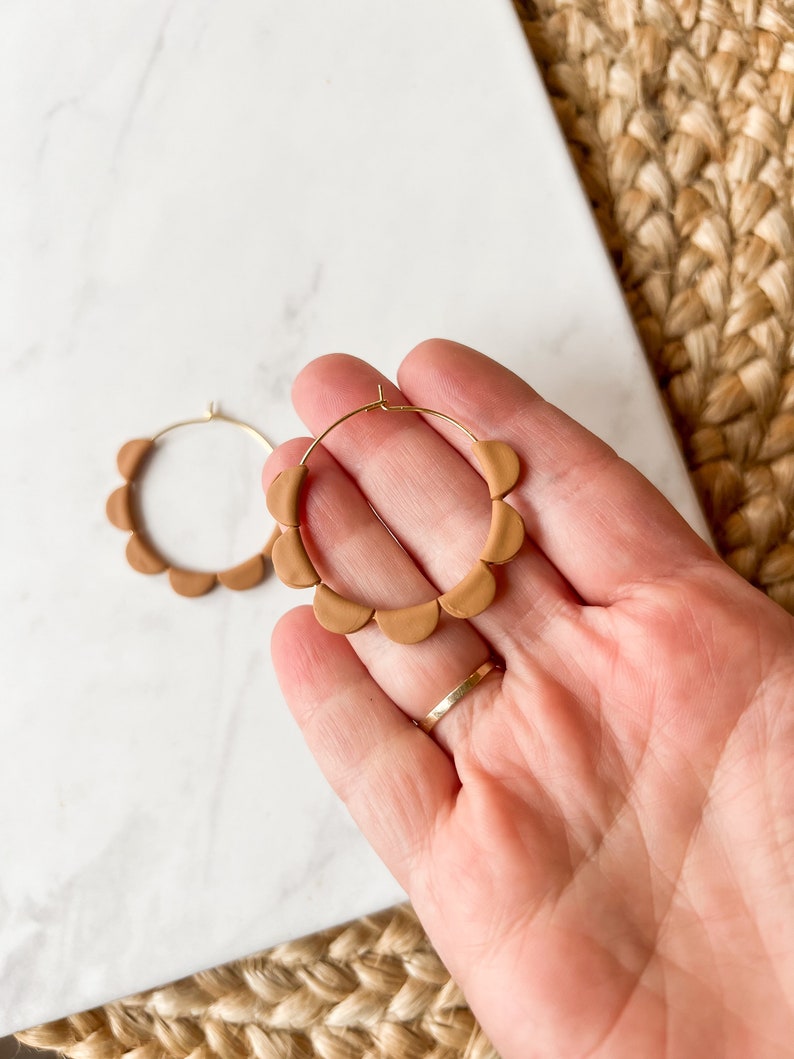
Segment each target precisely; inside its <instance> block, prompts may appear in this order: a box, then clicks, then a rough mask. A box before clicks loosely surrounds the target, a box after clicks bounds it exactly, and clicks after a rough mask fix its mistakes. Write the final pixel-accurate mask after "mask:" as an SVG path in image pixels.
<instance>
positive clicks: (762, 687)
mask: <svg viewBox="0 0 794 1059" xmlns="http://www.w3.org/2000/svg"><path fill="white" fill-rule="evenodd" d="M378 382H381V383H383V385H384V389H385V392H386V395H387V397H388V398H389V399H390V400H391V401H392V403H411V404H419V405H423V406H425V407H429V408H435V409H438V410H440V411H444V412H447V413H448V414H449V415H451V416H452V417H454V418H455V419H458V420H459V421H460V422H462V423H464V424H465V425H466V426H468V427H469V428H471V429H472V430H473V432H474V433H475V434H476V435H477V436H478V437H479V438H494V439H499V440H503V441H506V442H508V444H510V445H512V446H513V447H514V448H515V450H516V451H517V452H518V454H519V456H520V458H521V463H522V467H523V473H522V477H521V478H520V480H519V483H518V485H517V487H516V488H515V489H514V491H513V492H512V493H511V494H510V495H509V496H508V497H507V499H508V501H509V502H510V503H511V504H512V505H513V506H515V507H516V508H517V509H518V510H519V511H520V513H521V515H522V516H523V518H524V521H525V524H526V528H527V533H528V539H527V542H526V543H525V544H524V547H523V549H522V550H521V552H520V553H519V555H518V557H517V558H516V559H515V560H514V561H513V562H511V563H510V564H508V565H506V566H504V567H502V568H497V569H496V576H497V582H498V590H497V596H496V600H495V602H494V603H493V605H492V606H491V607H490V608H489V609H488V610H487V611H485V612H484V613H483V614H482V615H480V616H479V617H477V618H474V619H472V620H471V621H469V622H463V621H456V620H454V619H451V618H448V619H442V623H441V625H440V627H439V629H438V630H437V631H436V632H435V633H434V634H433V635H432V636H431V637H430V638H429V639H428V640H426V641H424V642H423V643H421V644H417V645H414V646H400V645H397V644H393V643H391V642H389V641H388V640H386V638H385V637H384V636H383V635H382V634H381V633H380V631H379V630H378V629H377V627H376V626H375V625H374V624H370V625H368V626H367V627H365V628H364V629H362V630H361V631H359V632H357V633H355V634H354V635H352V636H350V637H347V638H345V637H343V636H337V635H334V634H332V633H329V632H326V631H325V630H324V629H322V628H321V627H320V626H319V624H318V623H317V622H316V620H315V619H314V616H313V613H312V610H311V608H310V607H299V608H297V609H296V610H293V611H291V612H290V613H288V614H287V615H286V616H285V617H284V618H283V619H282V620H281V622H280V623H279V625H278V627H277V629H276V631H275V634H274V638H273V645H272V650H273V659H274V663H275V666H276V669H277V672H278V676H279V679H280V682H281V685H282V687H283V690H284V694H285V696H286V699H287V701H288V703H289V705H290V708H291V709H292V711H293V713H294V715H295V718H296V720H297V722H298V724H299V725H300V727H301V729H302V730H303V733H304V736H305V738H306V741H307V743H308V745H309V747H310V748H311V750H312V752H313V753H314V755H315V757H316V759H317V761H318V763H319V765H320V767H321V768H322V770H323V771H324V773H325V775H326V776H327V777H328V779H329V781H330V782H331V784H332V785H333V787H334V788H335V790H336V791H337V792H338V793H339V795H340V796H341V797H342V799H343V800H344V801H345V802H346V804H347V806H348V807H349V809H350V812H351V813H352V815H353V817H354V818H355V819H356V821H357V822H358V824H359V826H360V827H361V829H362V831H363V832H364V834H365V835H366V836H367V837H368V839H369V840H370V842H371V843H372V845H373V846H374V847H375V849H376V850H377V852H378V853H379V855H380V856H381V857H382V858H383V860H384V861H385V863H386V864H387V866H388V867H389V868H390V869H391V871H392V872H393V873H394V875H395V876H396V878H397V879H398V881H399V882H400V884H401V885H402V886H403V887H404V888H405V890H406V891H407V892H408V894H409V895H410V898H411V901H412V902H413V905H414V907H415V909H416V911H417V913H418V915H419V917H420V919H421V921H422V923H423V925H424V927H425V929H426V930H427V933H428V935H429V937H430V938H431V940H432V941H433V943H434V945H435V946H436V948H437V950H438V952H439V954H440V955H441V957H442V959H443V960H444V962H445V963H446V965H447V967H448V968H449V970H450V971H451V973H452V974H453V976H454V977H455V979H456V980H457V981H458V982H459V984H460V985H461V987H462V988H463V990H464V992H465V995H466V998H467V1000H468V1002H469V1004H470V1005H471V1007H472V1010H473V1011H474V1012H475V1014H476V1015H477V1017H478V1018H479V1020H480V1022H481V1024H482V1026H483V1028H484V1029H485V1031H486V1032H487V1033H488V1035H489V1036H490V1038H491V1040H492V1041H493V1043H494V1045H495V1047H496V1048H497V1050H498V1051H499V1053H500V1055H501V1056H502V1057H503V1059H533V1057H536V1056H537V1057H538V1059H540V1057H543V1059H549V1057H552V1056H553V1057H554V1059H568V1057H572V1059H573V1057H576V1059H583V1057H596V1056H597V1057H609V1059H617V1057H624V1056H625V1057H626V1059H629V1057H630V1059H637V1057H638V1056H641V1057H642V1059H661V1057H671V1059H672V1057H676V1059H680V1057H689V1056H692V1057H698V1059H704V1057H708V1059H719V1057H736V1059H753V1057H756V1056H759V1057H760V1056H763V1057H771V1056H783V1055H794V769H793V768H792V761H793V760H794V619H792V618H791V617H790V616H789V615H788V614H786V613H785V612H784V611H783V610H782V609H781V608H780V607H778V606H777V605H776V604H774V603H772V602H770V601H769V600H768V599H767V598H766V597H764V596H763V595H762V594H760V593H759V592H757V591H756V590H755V589H753V588H752V587H750V586H749V585H747V584H746V583H745V582H744V581H743V580H742V579H741V578H739V577H738V576H737V575H736V574H735V573H733V572H732V571H731V570H730V569H729V568H728V567H727V566H726V565H725V564H724V563H723V562H722V561H721V560H720V559H719V558H718V557H717V556H716V555H715V554H714V553H713V552H712V551H711V549H710V548H709V547H707V545H706V544H704V543H703V542H702V541H701V540H700V539H699V538H698V537H697V536H696V535H695V534H694V533H693V532H692V530H690V529H689V527H688V526H687V525H686V524H685V523H684V522H683V521H682V519H681V518H680V517H679V516H678V515H677V514H676V512H675V511H674V510H673V509H672V508H671V507H670V505H669V504H668V503H667V501H666V500H665V499H664V498H663V497H662V496H661V495H660V494H659V493H658V492H657V491H656V490H655V489H654V487H653V486H651V485H650V484H649V483H648V482H647V481H646V480H645V479H644V478H643V477H642V475H640V474H639V473H638V472H637V471H636V470H634V469H633V468H632V467H630V466H629V465H628V464H626V463H625V462H624V461H622V460H621V459H619V458H618V457H617V456H616V454H615V453H614V452H613V451H612V450H611V449H610V448H608V447H607V446H606V445H604V444H603V443H602V442H601V441H599V440H597V439H596V438H595V437H594V436H593V435H591V434H590V433H588V432H587V431H586V430H585V429H584V428H583V427H581V426H579V425H578V424H576V423H574V422H573V421H572V420H570V419H569V418H568V417H566V416H565V415H564V414H563V413H562V412H560V411H559V410H558V409H556V408H554V407H552V406H551V405H549V404H547V403H546V402H544V401H543V400H542V399H541V398H540V397H539V396H538V395H537V394H536V393H535V392H534V391H533V390H532V389H530V388H529V387H528V386H527V385H526V384H525V383H524V382H523V381H522V380H520V379H518V378H517V377H516V376H514V375H512V374H511V373H510V372H508V371H507V370H506V369H504V368H503V367H501V366H499V365H498V364H496V363H494V362H493V361H491V360H489V359H488V358H487V357H484V356H482V355H481V354H479V353H476V352H475V351H473V350H470V349H467V348H466V347H463V346H459V345H455V344H454V343H451V342H445V341H441V340H433V341H430V342H425V343H423V344H422V345H420V346H418V347H417V348H416V349H414V350H413V351H412V352H411V353H410V354H409V355H408V357H407V358H406V359H405V361H404V362H403V364H402V367H401V369H400V373H399V384H400V388H401V391H402V393H400V392H399V391H397V390H396V389H395V387H394V386H393V385H392V384H390V383H388V382H387V381H386V380H385V379H383V378H382V377H381V376H380V375H379V374H378V373H377V372H376V371H375V370H374V369H373V368H372V367H370V366H368V365H366V364H365V363H363V362H361V361H358V360H355V359H353V358H351V357H346V356H341V355H334V356H330V357H324V358H322V359H320V360H318V361H315V362H314V363H312V364H311V365H310V366H309V367H308V368H306V369H305V370H304V371H303V372H302V374H301V375H300V376H299V378H298V379H297V381H296V383H295V388H294V394H293V398H294V402H295V406H296V408H297V410H298V412H299V413H300V415H301V417H302V418H303V420H304V421H305V423H306V424H307V426H308V427H309V429H310V430H311V431H312V432H313V433H316V432H319V431H320V430H322V429H324V428H325V427H326V426H328V425H329V424H330V423H331V422H333V421H334V420H335V419H337V418H338V417H339V416H341V415H342V414H344V413H345V412H347V411H350V410H351V409H353V408H355V407H357V406H359V405H361V404H365V403H367V402H369V401H372V400H374V399H376V397H377V392H376V391H377V383H378ZM469 444H470V443H469V442H468V441H467V439H466V437H465V436H464V435H463V434H462V433H460V432H459V431H457V430H455V429H454V428H450V427H448V426H447V425H445V424H443V423H440V422H439V421H438V420H436V419H431V418H423V417H420V416H418V415H414V414H408V413H387V412H383V411H381V410H377V411H373V412H368V413H366V414H362V415H359V416H356V417H354V418H353V419H351V420H350V421H349V422H348V423H346V424H344V425H343V426H342V427H340V428H339V429H337V430H334V431H333V432H332V433H331V434H330V435H329V436H328V438H327V439H326V441H325V442H324V444H323V446H322V447H321V448H319V449H318V450H317V451H316V453H315V454H314V455H313V456H312V458H311V462H310V466H311V473H310V478H309V481H310V485H309V486H308V487H307V490H306V491H305V492H306V501H305V503H306V510H305V512H304V515H303V521H304V523H305V524H306V526H307V529H306V531H305V537H306V540H307V546H308V548H309V550H310V554H311V556H312V558H313V560H314V562H315V565H316V566H317V568H318V569H319V571H320V573H321V574H322V575H323V577H324V579H325V580H327V582H328V583H329V584H331V585H333V587H334V588H335V589H336V590H337V591H339V592H341V593H343V594H345V595H348V596H350V597H351V598H355V599H359V600H366V601H368V602H370V603H372V604H373V605H376V606H377V605H388V606H393V607H395V606H405V605H409V604H412V603H417V602H421V601H423V600H425V599H428V598H432V597H433V596H434V595H436V594H437V592H438V591H443V590H446V589H448V588H450V587H451V586H452V585H453V584H455V583H456V582H457V581H458V580H459V579H460V578H461V577H462V576H463V575H464V574H465V573H466V572H467V571H468V570H469V569H470V567H471V565H472V562H473V560H474V558H476V556H477V554H478V552H479V550H480V548H481V546H482V544H483V542H484V540H485V536H486V533H487V527H488V522H489V514H490V511H489V502H488V495H487V489H486V487H485V484H484V482H483V481H482V478H481V477H480V475H479V474H478V472H477V471H476V470H475V469H474V467H473V465H472V462H473V461H472V459H471V457H470V454H469V451H468V450H469ZM307 445H308V441H307V440H306V439H302V440H297V441H295V442H290V443H289V444H287V445H284V446H282V447H281V448H280V449H279V450H277V452H276V453H275V454H274V455H273V456H272V457H271V459H270V460H269V462H268V465H267V467H266V469H265V484H267V483H269V481H270V480H272V478H273V477H275V475H276V474H277V473H278V472H279V471H280V470H281V469H283V468H284V467H287V466H290V465H294V464H295V463H297V461H298V460H299V459H300V457H301V455H302V454H303V452H304V451H305V449H306V447H307ZM365 498H366V499H365ZM370 503H371V505H372V507H374V508H375V509H376V510H377V511H378V513H379V515H380V516H381V518H382V519H383V521H384V522H385V523H386V524H388V526H389V527H390V529H391V531H392V533H393V534H394V537H396V538H397V539H399V541H400V542H401V543H402V545H403V547H402V548H400V547H399V546H398V545H397V543H396V541H395V539H394V537H392V536H391V535H390V534H389V533H388V532H387V531H386V529H385V528H384V525H383V522H381V521H380V520H379V519H377V518H376V517H375V516H374V514H373V512H372V508H371V507H370V506H369V504H370ZM492 652H494V653H495V654H496V655H498V656H499V657H500V658H501V659H503V661H504V666H505V671H504V672H499V671H494V672H493V673H491V674H490V675H489V676H488V677H487V678H486V679H485V680H484V681H483V682H482V683H481V684H480V685H479V686H478V687H477V688H475V689H474V690H472V691H471V692H470V693H469V694H468V695H466V696H465V698H464V699H462V700H461V702H460V703H459V704H458V705H457V706H456V707H455V708H454V709H453V710H452V711H450V713H449V714H447V716H446V717H445V718H444V719H443V720H442V721H441V722H440V723H439V724H438V725H437V726H436V728H435V729H434V731H433V733H432V735H425V734H424V733H423V732H421V731H420V730H419V729H418V728H417V727H416V726H415V725H414V724H412V722H411V718H421V717H423V716H424V715H425V714H426V713H427V712H428V711H429V710H430V709H431V708H432V707H433V706H434V705H435V704H436V703H437V702H438V701H439V700H440V699H441V698H443V697H444V695H445V694H446V693H447V692H448V691H450V690H451V689H452V688H453V687H455V686H456V685H457V684H458V683H460V681H461V680H462V679H464V677H465V676H466V675H467V674H469V673H471V672H472V671H473V670H474V669H476V668H477V667H478V666H479V665H480V663H481V662H483V661H484V660H485V659H486V658H487V657H488V656H489V654H491V653H492Z"/></svg>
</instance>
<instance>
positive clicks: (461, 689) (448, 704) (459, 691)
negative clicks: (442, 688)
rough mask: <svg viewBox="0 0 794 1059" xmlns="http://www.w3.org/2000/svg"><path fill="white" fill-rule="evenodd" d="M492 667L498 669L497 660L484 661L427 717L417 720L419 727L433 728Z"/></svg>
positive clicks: (429, 729)
mask: <svg viewBox="0 0 794 1059" xmlns="http://www.w3.org/2000/svg"><path fill="white" fill-rule="evenodd" d="M492 669H496V662H492V661H491V660H490V659H488V661H487V662H483V664H482V665H481V666H480V668H479V669H475V670H474V672H473V673H472V674H471V675H470V676H468V677H466V679H465V680H464V681H463V682H462V683H460V684H458V686H457V687H456V688H454V689H453V690H452V691H450V693H449V695H446V696H445V697H444V698H443V699H442V700H441V702H439V704H438V706H434V707H433V709H432V710H431V711H430V713H429V714H428V715H427V717H425V718H424V720H422V721H417V722H416V724H417V727H419V728H421V729H422V731H423V732H429V731H431V729H433V728H434V727H435V726H436V725H437V724H438V722H439V721H440V720H441V718H442V717H443V716H444V714H445V713H448V712H449V711H450V710H451V709H452V707H453V706H455V705H456V704H457V703H459V702H460V700H461V699H462V698H463V696H464V695H466V694H467V693H468V692H469V691H471V689H472V688H476V687H477V685H478V684H479V683H480V681H481V680H483V679H484V678H485V677H487V676H488V674H489V673H490V672H491V670H492Z"/></svg>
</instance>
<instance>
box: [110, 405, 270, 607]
mask: <svg viewBox="0 0 794 1059" xmlns="http://www.w3.org/2000/svg"><path fill="white" fill-rule="evenodd" d="M214 422H222V423H228V424H230V425H231V426H233V427H237V428H238V429H239V430H242V431H244V432H245V433H246V434H248V435H249V437H252V438H254V440H256V441H257V442H259V443H260V444H261V445H263V446H264V448H265V449H266V451H267V453H268V454H269V453H271V452H272V451H273V446H272V445H271V443H270V442H269V441H268V439H267V438H266V437H265V435H264V434H262V433H260V432H259V431H258V430H257V429H256V428H255V427H252V426H251V424H250V423H246V422H244V421H243V420H242V419H234V418H233V417H232V416H227V415H225V414H224V413H223V412H219V411H218V410H217V409H216V407H215V402H214V401H213V402H210V404H209V407H208V408H207V411H206V412H205V413H204V414H203V415H202V416H199V417H196V418H193V419H180V420H179V421H178V422H176V423H171V424H170V425H169V426H167V427H163V429H162V430H158V432H157V433H156V434H153V435H152V437H150V438H135V439H133V440H132V441H127V442H126V443H125V444H124V445H122V446H121V448H120V449H119V451H118V455H117V457H116V464H117V466H118V469H119V471H120V473H121V476H122V477H123V478H124V485H122V486H119V488H118V489H116V490H114V491H113V492H112V493H111V494H110V496H109V497H108V500H107V504H106V507H105V510H106V513H107V517H108V519H109V521H110V522H111V523H112V524H113V525H114V526H115V527H116V528H117V529H120V530H124V531H125V532H127V533H129V534H130V537H129V540H128V541H127V548H126V557H127V562H128V563H129V564H130V566H131V567H132V568H133V570H137V571H138V573H141V574H161V573H164V572H166V571H167V572H168V580H169V582H170V584H171V587H172V588H173V590H174V591H175V592H176V593H178V595H180V596H187V597H190V598H195V597H196V596H203V595H206V593H207V592H210V591H211V590H212V589H213V588H214V587H215V586H216V585H218V584H220V585H224V586H225V587H226V588H231V589H234V590H235V591H238V592H241V591H244V590H246V589H248V588H253V587H254V586H255V585H258V584H259V583H260V582H261V581H262V580H263V578H264V576H265V572H266V560H267V559H269V558H270V557H271V553H272V551H273V545H274V544H275V542H276V540H277V539H278V537H279V536H280V534H281V531H280V529H279V528H278V526H276V527H275V528H274V529H273V531H272V533H271V535H270V538H269V539H268V541H267V542H266V544H265V546H264V548H262V550H261V551H259V552H256V554H254V555H252V556H251V557H250V559H246V560H245V561H244V562H242V563H238V564H237V565H236V566H233V567H230V568H229V569H228V570H220V571H217V572H212V571H205V570H188V569H186V568H184V567H179V566H174V565H173V564H171V563H169V562H168V560H167V559H165V558H164V556H162V555H161V554H160V552H159V551H158V550H157V548H155V546H154V544H153V543H152V541H151V540H150V538H149V537H148V536H147V534H146V532H145V530H144V528H143V526H142V525H141V519H140V514H139V511H138V505H137V504H136V502H135V493H136V491H137V490H138V489H140V482H139V481H138V476H139V475H140V473H141V472H142V470H143V469H144V467H145V466H146V465H147V464H148V462H149V461H150V460H151V458H152V456H153V454H154V451H155V447H156V445H157V442H158V441H160V440H161V439H162V438H163V437H164V436H165V435H166V434H168V433H170V432H171V431H172V430H179V429H180V428H181V427H188V426H200V425H203V424H205V423H214Z"/></svg>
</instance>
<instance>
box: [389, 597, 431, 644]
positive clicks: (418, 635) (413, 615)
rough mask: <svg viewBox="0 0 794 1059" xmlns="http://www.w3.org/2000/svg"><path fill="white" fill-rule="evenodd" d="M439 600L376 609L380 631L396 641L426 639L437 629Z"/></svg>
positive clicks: (406, 641) (415, 641) (407, 642)
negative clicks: (391, 608)
mask: <svg viewBox="0 0 794 1059" xmlns="http://www.w3.org/2000/svg"><path fill="white" fill-rule="evenodd" d="M439 614H440V611H439V608H438V600H437V599H431V600H430V601H429V602H428V603H419V604H417V605H416V606H415V607H401V608H399V609H398V610H376V611H375V621H376V622H377V623H378V627H379V628H380V631H381V632H382V633H383V634H384V636H387V637H388V638H389V639H390V640H393V641H394V642H395V643H403V644H412V643H419V642H420V641H421V640H426V639H427V637H428V636H429V635H430V634H431V633H432V632H433V631H434V630H435V627H436V625H438V618H439Z"/></svg>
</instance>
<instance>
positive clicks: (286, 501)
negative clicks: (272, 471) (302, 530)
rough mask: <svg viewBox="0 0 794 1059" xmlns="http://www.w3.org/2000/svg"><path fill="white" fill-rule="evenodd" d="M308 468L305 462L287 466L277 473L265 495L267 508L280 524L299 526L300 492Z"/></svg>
mask: <svg viewBox="0 0 794 1059" xmlns="http://www.w3.org/2000/svg"><path fill="white" fill-rule="evenodd" d="M308 473H309V468H308V467H307V466H306V464H305V463H300V464H298V466H297V467H287V468H286V470H283V471H282V472H281V473H280V474H277V475H276V477H275V478H274V479H273V481H272V482H271V483H270V486H269V487H268V490H267V494H266V497H265V500H266V503H267V509H268V511H269V512H270V514H271V515H272V516H273V518H274V519H275V520H276V521H277V522H280V523H281V525H282V526H299V525H300V519H299V516H298V509H299V506H300V493H301V489H302V487H303V483H304V482H305V480H306V475H307V474H308Z"/></svg>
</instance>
